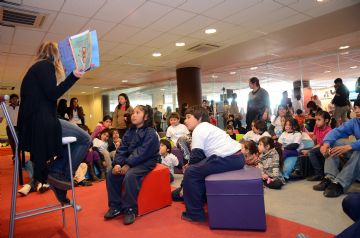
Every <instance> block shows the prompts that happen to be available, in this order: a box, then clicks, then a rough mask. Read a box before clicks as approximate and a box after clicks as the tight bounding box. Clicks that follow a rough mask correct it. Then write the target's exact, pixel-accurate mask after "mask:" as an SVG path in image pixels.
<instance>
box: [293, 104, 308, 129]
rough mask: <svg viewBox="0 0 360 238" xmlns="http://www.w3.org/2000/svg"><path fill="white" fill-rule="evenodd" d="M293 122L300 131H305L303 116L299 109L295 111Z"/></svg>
mask: <svg viewBox="0 0 360 238" xmlns="http://www.w3.org/2000/svg"><path fill="white" fill-rule="evenodd" d="M294 118H295V120H296V121H297V122H298V124H299V126H300V130H301V131H304V129H305V119H306V117H305V115H304V112H303V111H302V110H301V109H298V110H296V115H295V116H294Z"/></svg>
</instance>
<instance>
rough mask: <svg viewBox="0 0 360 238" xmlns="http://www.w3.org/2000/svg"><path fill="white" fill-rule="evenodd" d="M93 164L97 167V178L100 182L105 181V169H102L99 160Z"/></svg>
mask: <svg viewBox="0 0 360 238" xmlns="http://www.w3.org/2000/svg"><path fill="white" fill-rule="evenodd" d="M95 164H96V166H97V167H98V169H99V172H100V176H99V178H100V179H101V180H104V179H105V168H104V166H103V165H102V163H101V160H98V161H96V162H95Z"/></svg>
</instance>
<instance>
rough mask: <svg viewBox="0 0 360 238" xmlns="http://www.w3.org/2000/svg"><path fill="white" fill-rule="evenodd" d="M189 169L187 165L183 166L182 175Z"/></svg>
mask: <svg viewBox="0 0 360 238" xmlns="http://www.w3.org/2000/svg"><path fill="white" fill-rule="evenodd" d="M188 167H189V163H187V164H185V165H184V166H183V167H182V170H183V173H185V171H186V169H187V168H188Z"/></svg>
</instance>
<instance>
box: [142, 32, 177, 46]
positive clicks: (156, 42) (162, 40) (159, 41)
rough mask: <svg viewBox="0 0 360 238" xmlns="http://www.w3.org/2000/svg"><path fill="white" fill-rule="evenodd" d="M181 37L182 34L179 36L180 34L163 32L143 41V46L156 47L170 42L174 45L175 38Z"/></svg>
mask: <svg viewBox="0 0 360 238" xmlns="http://www.w3.org/2000/svg"><path fill="white" fill-rule="evenodd" d="M181 37H182V36H180V35H176V34H171V33H165V34H162V35H161V36H159V37H157V38H155V39H153V40H151V41H149V42H147V43H145V46H149V47H155V48H158V47H162V46H164V45H167V44H171V43H172V44H173V45H174V46H175V42H177V40H180V39H181Z"/></svg>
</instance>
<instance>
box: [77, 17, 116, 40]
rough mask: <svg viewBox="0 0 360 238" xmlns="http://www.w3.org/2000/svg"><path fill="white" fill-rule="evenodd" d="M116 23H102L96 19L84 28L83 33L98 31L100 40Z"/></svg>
mask: <svg viewBox="0 0 360 238" xmlns="http://www.w3.org/2000/svg"><path fill="white" fill-rule="evenodd" d="M115 24H116V23H113V22H106V21H100V20H96V19H92V20H90V22H88V23H86V26H84V27H83V29H82V31H85V30H89V29H90V30H96V33H97V35H98V38H101V37H102V36H103V35H104V34H105V33H107V32H108V31H110V30H111V29H112V28H113V27H114V26H115Z"/></svg>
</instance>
